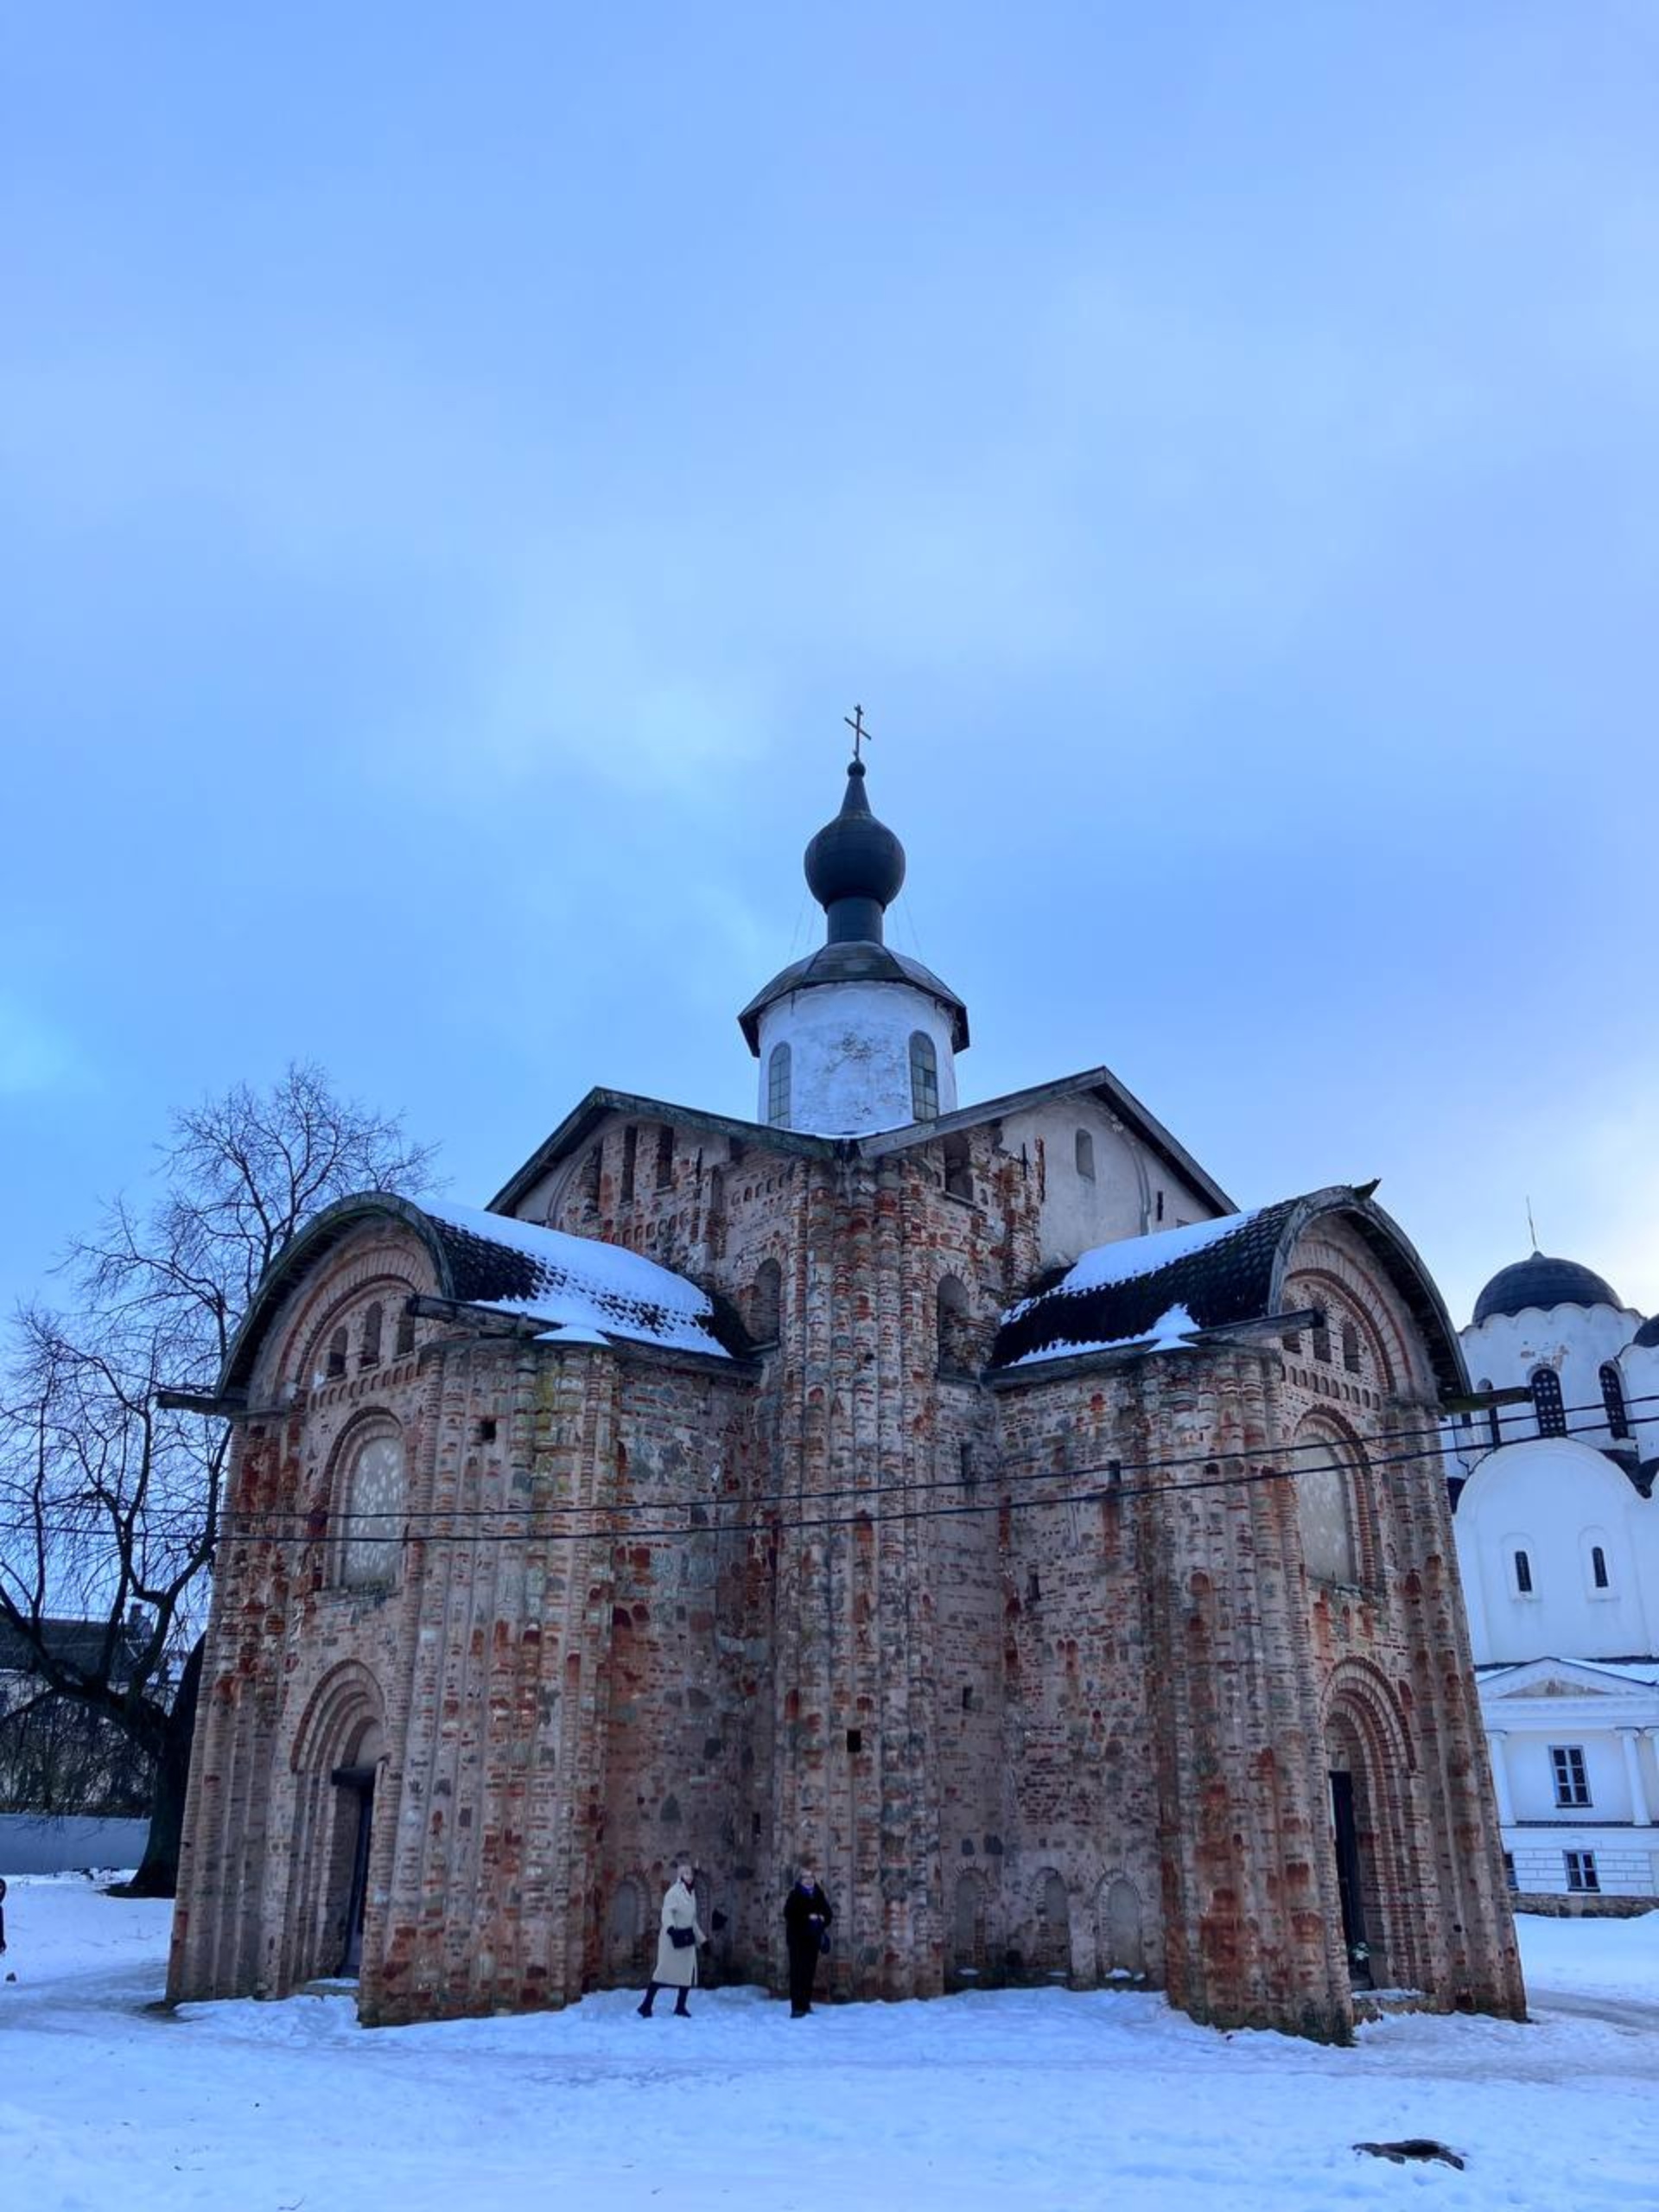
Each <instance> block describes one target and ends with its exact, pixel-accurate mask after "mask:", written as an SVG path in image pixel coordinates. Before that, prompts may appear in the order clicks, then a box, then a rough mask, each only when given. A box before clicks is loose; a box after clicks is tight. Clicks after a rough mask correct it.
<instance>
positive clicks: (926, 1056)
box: [910, 1029, 939, 1122]
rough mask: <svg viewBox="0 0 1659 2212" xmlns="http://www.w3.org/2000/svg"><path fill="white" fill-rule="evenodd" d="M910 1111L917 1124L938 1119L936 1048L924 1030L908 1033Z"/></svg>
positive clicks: (914, 1030) (937, 1057)
mask: <svg viewBox="0 0 1659 2212" xmlns="http://www.w3.org/2000/svg"><path fill="white" fill-rule="evenodd" d="M910 1110H911V1114H912V1116H913V1118H914V1119H915V1120H917V1121H918V1122H935V1121H937V1120H938V1115H939V1054H938V1046H936V1045H935V1044H934V1042H933V1039H931V1037H930V1036H929V1035H928V1034H927V1033H926V1031H925V1030H924V1029H912V1031H911V1033H910Z"/></svg>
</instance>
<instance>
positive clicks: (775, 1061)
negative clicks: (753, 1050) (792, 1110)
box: [766, 1045, 789, 1129]
mask: <svg viewBox="0 0 1659 2212" xmlns="http://www.w3.org/2000/svg"><path fill="white" fill-rule="evenodd" d="M766 1120H767V1121H768V1122H770V1123H771V1125H772V1128H774V1129H784V1128H788V1127H789V1047H788V1046H787V1045H774V1046H772V1058H770V1059H769V1060H768V1061H767V1062H766Z"/></svg>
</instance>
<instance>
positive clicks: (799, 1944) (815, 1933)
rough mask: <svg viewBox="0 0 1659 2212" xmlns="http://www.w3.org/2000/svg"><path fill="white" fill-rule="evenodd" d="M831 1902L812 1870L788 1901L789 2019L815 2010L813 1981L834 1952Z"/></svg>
mask: <svg viewBox="0 0 1659 2212" xmlns="http://www.w3.org/2000/svg"><path fill="white" fill-rule="evenodd" d="M834 1918H835V1913H834V1911H833V1910H832V1909H831V1907H830V1904H829V1898H828V1897H825V1895H824V1894H823V1891H822V1890H821V1889H820V1888H819V1887H818V1884H817V1876H816V1875H815V1874H814V1873H813V1872H812V1869H811V1868H810V1866H803V1867H802V1869H801V1872H800V1878H799V1879H798V1881H797V1883H796V1885H795V1886H794V1888H793V1889H792V1890H791V1891H790V1893H789V1895H788V1896H787V1897H785V1899H784V1935H785V1940H786V1941H787V1942H788V1945H789V2017H790V2018H791V2020H798V2019H802V2018H804V2016H805V2015H806V2014H807V2013H808V2012H810V2011H811V2010H812V1979H813V1976H814V1975H815V1974H817V1970H818V1961H819V1960H820V1959H821V1958H822V1957H823V1954H824V1953H825V1952H826V1951H827V1950H828V1949H829V1923H830V1922H831V1921H832V1920H833V1919H834Z"/></svg>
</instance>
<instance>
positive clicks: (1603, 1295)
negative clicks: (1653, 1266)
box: [1474, 1252, 1619, 1328]
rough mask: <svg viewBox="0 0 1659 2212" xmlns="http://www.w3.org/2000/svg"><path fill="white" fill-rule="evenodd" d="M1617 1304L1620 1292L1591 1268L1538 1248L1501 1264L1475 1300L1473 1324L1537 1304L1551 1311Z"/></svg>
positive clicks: (1524, 1311) (1544, 1310)
mask: <svg viewBox="0 0 1659 2212" xmlns="http://www.w3.org/2000/svg"><path fill="white" fill-rule="evenodd" d="M1618 1304H1619V1298H1618V1292H1617V1291H1615V1290H1614V1289H1613V1287H1612V1286H1611V1283H1606V1282H1604V1281H1602V1279H1601V1277H1600V1276H1599V1274H1596V1273H1595V1271H1594V1270H1593V1269H1592V1268H1582V1267H1580V1265H1579V1263H1578V1262H1577V1261H1576V1260H1553V1259H1551V1258H1550V1257H1549V1255H1548V1254H1547V1253H1544V1252H1535V1253H1534V1254H1533V1255H1532V1256H1531V1258H1530V1259H1527V1260H1517V1261H1516V1262H1515V1264H1514V1265H1513V1267H1508V1268H1499V1270H1498V1272H1497V1274H1495V1275H1494V1276H1493V1277H1492V1279H1491V1281H1490V1282H1489V1283H1488V1284H1487V1286H1486V1287H1485V1289H1484V1290H1483V1291H1482V1292H1481V1294H1480V1296H1479V1297H1478V1299H1477V1300H1475V1324H1474V1325H1475V1326H1476V1327H1477V1328H1478V1327H1479V1326H1480V1325H1481V1323H1482V1322H1483V1321H1490V1320H1491V1319H1492V1317H1493V1315H1494V1314H1497V1313H1503V1314H1514V1313H1527V1312H1528V1311H1529V1309H1530V1308H1532V1307H1534V1306H1535V1307H1537V1309H1538V1310H1539V1312H1540V1313H1548V1312H1550V1310H1551V1309H1552V1308H1553V1307H1554V1306H1614V1307H1617V1306H1618Z"/></svg>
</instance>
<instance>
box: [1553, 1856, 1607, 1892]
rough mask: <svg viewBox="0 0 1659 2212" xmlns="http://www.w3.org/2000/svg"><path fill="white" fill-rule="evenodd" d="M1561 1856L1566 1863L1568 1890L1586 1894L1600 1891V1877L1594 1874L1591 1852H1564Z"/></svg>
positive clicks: (1594, 1864) (1594, 1857) (1593, 1860)
mask: <svg viewBox="0 0 1659 2212" xmlns="http://www.w3.org/2000/svg"><path fill="white" fill-rule="evenodd" d="M1561 1856H1562V1858H1563V1859H1566V1861H1567V1888H1568V1889H1569V1890H1574V1891H1580V1892H1588V1891H1592V1890H1599V1889H1600V1887H1601V1877H1600V1875H1599V1874H1598V1873H1597V1872H1596V1854H1595V1853H1594V1852H1593V1851H1564V1852H1563V1853H1561Z"/></svg>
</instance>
